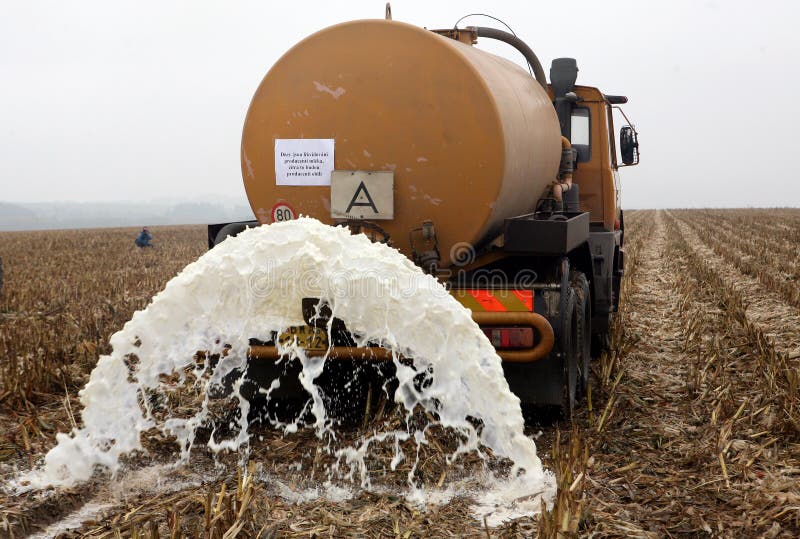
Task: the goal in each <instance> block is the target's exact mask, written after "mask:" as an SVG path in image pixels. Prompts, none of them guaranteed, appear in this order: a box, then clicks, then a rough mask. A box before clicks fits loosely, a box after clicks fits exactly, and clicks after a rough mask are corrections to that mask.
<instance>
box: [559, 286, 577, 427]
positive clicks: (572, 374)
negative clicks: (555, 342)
mask: <svg viewBox="0 0 800 539" xmlns="http://www.w3.org/2000/svg"><path fill="white" fill-rule="evenodd" d="M566 294H567V297H566V299H565V301H564V310H563V312H562V316H561V334H560V335H559V340H560V342H559V353H560V354H561V361H562V367H563V368H562V375H561V415H562V417H564V418H571V417H572V414H573V413H574V411H575V397H576V393H577V386H578V346H577V345H578V310H577V308H576V297H575V293H574V292H573V291H572V289H571V288H570V289H569V290H567V292H566Z"/></svg>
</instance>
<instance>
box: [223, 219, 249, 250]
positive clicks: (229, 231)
mask: <svg viewBox="0 0 800 539" xmlns="http://www.w3.org/2000/svg"><path fill="white" fill-rule="evenodd" d="M248 228H250V227H249V226H247V224H245V223H230V224H227V225H225V226H223V227H222V228H220V229H219V232H217V236H216V237H215V238H214V247H216V246H217V245H219V244H220V243H222V242H223V241H225V240H226V239H228V237H230V236H235V235H237V234H238V233H239V232H243V231H245V230H247V229H248Z"/></svg>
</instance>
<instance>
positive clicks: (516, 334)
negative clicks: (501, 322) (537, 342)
mask: <svg viewBox="0 0 800 539" xmlns="http://www.w3.org/2000/svg"><path fill="white" fill-rule="evenodd" d="M483 332H484V333H485V334H486V337H488V339H489V342H491V343H492V345H493V346H494V347H495V348H532V347H533V328H524V327H523V328H501V327H491V328H483Z"/></svg>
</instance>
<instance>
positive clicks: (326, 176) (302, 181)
mask: <svg viewBox="0 0 800 539" xmlns="http://www.w3.org/2000/svg"><path fill="white" fill-rule="evenodd" d="M333 146H334V139H332V138H331V139H328V138H283V139H275V184H276V185H330V184H331V172H333Z"/></svg>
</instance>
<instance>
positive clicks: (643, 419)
mask: <svg viewBox="0 0 800 539" xmlns="http://www.w3.org/2000/svg"><path fill="white" fill-rule="evenodd" d="M765 221H766V222H769V223H770V225H771V226H770V228H769V229H764V228H763V226H762V223H764V222H765ZM776 229H778V230H780V231H781V232H780V234H777V235H774V236H770V235H769V234H768V230H773V231H774V230H776ZM157 232H158V231H157V230H156V233H157ZM94 233H95V234H96V233H97V232H96V231H95V232H94ZM31 234H33V233H31ZM86 234H91V232H86ZM157 237H158V234H157ZM125 238H127V236H124V235H122V233H120V236H119V241H120V243H119V245H117V244H115V243H113V242H112V243H110V244H109V246H108V248H109V249H111V250H114V249H116V250H119V252H120V253H121V254H120V256H119V260H118V261H116V262H115V260H116V259H115V258H113V257H107V258H106V261H105V262H104V263H103V264H104V265H105V269H104V275H105V274H108V273H109V272H111V273H112V274H113V275H117V276H118V279H117V280H116V281H115V280H113V279H108V278H103V279H102V280H100V279H95V280H94V286H96V287H98V288H102V290H104V292H103V293H100V294H94V295H92V294H90V295H86V294H82V293H77V292H74V290H76V289H78V290H79V289H80V288H81V287H80V286H77V285H76V284H75V281H76V280H79V279H80V276H79V275H77V274H76V271H78V270H73V269H70V268H69V267H66V268H61V269H63V272H64V275H61V274H59V268H58V267H57V266H56V267H53V266H50V267H49V269H48V273H47V275H48V277H47V279H50V283H49V285H48V287H47V288H49V289H51V290H52V289H58V290H62V293H61V294H60V296H61V297H62V298H63V297H67V298H69V299H68V300H64V301H62V303H63V309H62V310H61V311H59V310H58V309H57V308H52V305H53V302H52V301H49V300H48V299H47V291H46V290H38V289H35V288H34V287H33V286H32V285H31V286H28V288H26V289H25V290H26V291H25V292H24V293H22V292H15V293H14V294H16V296H13V295H12V297H10V296H9V295H8V294H9V292H8V290H7V291H6V292H5V294H4V297H3V298H2V301H0V331H1V332H2V333H4V334H5V335H0V344H2V346H3V348H0V351H1V352H3V353H4V354H5V356H6V357H5V360H6V361H7V362H8V361H12V360H13V361H23V360H24V361H27V362H28V364H30V363H31V362H35V361H36V359H35V358H36V357H47V358H50V361H51V363H52V364H54V365H56V366H57V367H58V370H53V372H51V373H50V374H49V375H48V376H44V375H42V376H39V377H38V378H36V379H35V380H34V377H33V375H31V376H29V377H28V378H27V379H26V378H25V377H19V376H18V374H13V373H12V371H10V370H9V369H7V368H6V370H2V371H0V418H1V419H2V424H3V425H5V426H6V427H5V428H4V429H3V432H2V433H0V473H1V474H2V481H3V482H5V481H7V480H8V479H10V478H11V477H13V476H14V475H15V474H16V473H17V470H19V469H25V468H29V467H30V466H31V465H32V464H33V463H35V462H36V461H37V459H38V458H40V457H41V456H42V455H43V454H44V452H46V450H47V449H48V448H49V447H52V445H53V444H54V437H55V433H56V432H58V431H67V430H69V428H70V425H71V424H72V421H74V420H75V419H74V418H75V417H78V420H79V405H78V403H77V398H76V396H77V391H78V390H79V389H80V387H81V385H82V382H84V381H85V375H86V373H87V372H88V371H89V370H90V369H91V366H92V364H93V361H96V357H97V354H98V353H105V352H104V351H103V350H104V349H103V343H104V339H105V340H106V341H107V337H108V334H110V332H113V331H114V330H115V329H118V328H119V327H120V326H121V324H122V323H123V322H124V321H125V320H127V318H129V317H130V314H131V313H132V311H133V310H135V309H138V308H141V307H143V306H144V304H146V301H147V299H146V298H148V297H149V295H147V294H150V295H152V293H153V292H155V291H156V290H158V289H160V287H161V286H163V284H164V283H165V282H166V280H168V279H169V278H170V277H171V276H172V275H173V274H174V272H175V271H177V269H178V268H179V267H182V265H183V264H185V263H186V262H188V261H190V260H191V259H193V258H192V257H196V256H197V253H198V252H201V251H202V241H203V240H204V237H203V236H202V231H201V230H199V229H184V230H182V231H181V232H180V234H177V233H176V234H175V235H174V237H170V239H169V241H174V242H175V245H176V246H180V248H178V247H176V249H175V252H179V253H181V254H180V256H173V257H171V259H170V261H169V267H168V268H167V267H163V268H161V265H162V264H163V263H162V262H160V261H159V259H158V258H154V257H151V255H150V254H147V255H146V257H147V259H146V260H145V259H140V260H138V261H137V262H136V264H140V266H137V267H134V268H131V269H130V271H131V272H133V273H136V272H137V271H144V272H145V275H146V276H147V278H148V280H147V281H146V284H145V286H144V288H143V289H142V288H140V289H139V290H138V292H137V294H138V295H133V294H132V293H131V291H125V290H121V289H120V288H121V287H120V286H119V283H124V282H127V279H126V277H125V275H126V274H125V273H124V272H126V271H129V270H128V269H126V268H128V267H129V266H130V265H131V262H130V258H126V257H129V256H130V249H127V250H126V251H122V249H124V247H122V245H123V244H122V243H121V242H122V241H123V239H125ZM47 240H48V238H47V233H41V235H40V236H37V237H36V241H47ZM126 241H127V240H126ZM83 243H85V242H84V241H77V244H83ZM29 244H30V240H29V238H28V239H26V240H25V241H22V240H20V236H14V235H11V234H0V256H2V257H3V260H4V262H5V261H7V260H9V259H10V257H13V256H18V253H19V252H20V250H22V249H23V248H24V247H25V246H26V245H29ZM799 251H800V210H716V211H702V210H694V211H641V212H629V213H627V214H626V253H627V255H628V261H627V267H626V277H625V279H624V283H623V291H624V292H623V297H622V302H621V309H620V312H619V313H618V316H617V318H616V321H615V325H614V331H613V336H612V348H611V350H610V352H609V353H607V354H604V356H603V357H602V358H600V359H598V360H597V361H596V362H595V363H594V366H593V375H594V378H593V381H592V391H591V394H590V397H589V399H587V401H585V402H584V403H583V405H582V407H581V409H580V411H579V412H578V413H577V415H576V417H574V418H573V421H563V420H557V419H554V418H553V417H552V416H542V417H539V418H538V422H535V424H533V425H531V426H530V427H529V429H528V434H529V435H531V436H537V446H538V448H539V453H540V455H542V457H543V460H544V462H545V465H546V466H547V467H548V468H549V469H551V470H554V471H555V473H556V475H557V478H558V482H559V493H558V496H557V498H556V500H555V505H554V507H553V508H552V509H551V511H549V512H547V513H546V514H545V516H544V517H543V518H540V517H537V516H535V515H531V516H529V517H526V518H523V519H518V520H517V521H514V522H508V523H506V524H504V525H502V526H500V527H497V528H488V527H486V526H484V525H483V523H481V522H479V521H477V520H475V519H474V518H472V517H471V515H470V514H469V506H470V503H471V501H470V498H469V495H467V494H465V493H457V494H456V495H454V496H453V497H452V498H450V499H449V500H447V501H445V502H444V503H429V504H427V506H425V507H424V508H420V507H418V506H414V505H412V504H410V503H408V502H406V501H405V500H404V498H403V497H401V496H398V495H397V491H393V490H391V489H386V490H385V491H382V492H377V493H366V492H356V494H355V495H354V496H353V497H349V498H348V497H342V498H341V499H340V500H339V501H320V499H313V500H309V499H304V498H303V496H302V493H304V492H306V493H307V492H308V490H307V489H313V488H320V485H319V483H318V482H315V479H314V472H313V470H316V469H317V467H318V466H320V463H319V457H318V456H317V455H318V451H316V448H317V447H318V444H319V441H318V440H316V439H315V438H314V436H313V435H312V434H311V433H308V432H301V433H298V434H296V435H287V436H282V435H281V434H280V433H278V432H275V431H272V430H269V429H263V430H261V431H259V432H258V439H257V440H254V442H253V444H252V448H251V454H250V458H249V463H248V464H247V465H246V467H245V469H244V470H242V469H241V468H240V466H238V462H237V459H236V458H235V456H230V458H228V459H223V462H220V463H214V462H212V460H211V459H210V458H209V457H208V456H207V455H206V454H205V453H204V452H203V451H197V454H196V455H194V456H193V458H192V460H191V462H190V465H188V466H182V467H177V468H175V467H171V466H170V465H169V459H168V458H167V455H168V454H169V443H168V442H167V441H165V440H159V439H153V440H150V441H149V442H148V444H149V445H148V448H149V449H150V457H149V458H144V457H138V458H136V459H132V460H131V462H129V466H128V469H127V471H126V472H125V473H124V474H123V475H122V476H121V477H118V478H117V479H116V480H110V479H109V478H108V477H105V476H102V475H100V476H97V477H96V478H95V479H94V480H93V481H91V482H90V483H89V484H85V485H81V486H80V487H77V488H74V489H62V490H50V491H47V492H43V493H31V494H23V495H18V494H15V493H14V492H12V491H10V490H9V489H5V490H3V491H0V536H6V535H7V536H13V537H24V536H27V535H28V534H34V535H33V536H37V535H35V534H37V533H38V534H40V535H38V536H60V537H120V536H121V537H154V536H159V537H162V536H163V537H179V536H195V535H201V536H204V537H223V536H225V537H234V536H237V535H238V536H240V537H250V536H261V537H403V538H408V537H449V536H450V537H531V536H541V537H556V536H562V537H569V536H580V537H705V536H710V537H798V536H800V487H799V486H798V477H797V475H798V474H800V462H798V460H799V459H800V421H799V420H798V419H799V418H800V400H798V399H799V398H800V397H799V396H798V380H799V379H800V375H798V373H800V369H798V362H800V305H798V298H797V296H796V295H795V291H796V290H797V289H798V285H800V259H798V252H799ZM181 257H183V258H185V259H186V260H185V261H183V260H182V258H181ZM82 263H83V264H89V263H90V261H86V260H85V261H83V262H82ZM29 264H30V265H32V266H34V267H35V266H36V264H37V262H36V261H35V260H31V261H29ZM75 264H76V268H80V264H81V262H76V263H75ZM163 265H164V266H166V264H163ZM114 272H116V273H114ZM120 272H123V273H122V274H121V273H120ZM40 278H44V277H40ZM29 279H31V276H30V275H27V276H25V275H22V274H20V273H19V270H18V267H17V268H15V266H14V265H11V266H10V267H9V266H8V265H7V267H6V286H7V287H14V286H15V283H16V284H17V285H18V286H19V289H20V290H22V288H23V287H22V284H21V283H23V281H24V282H27V280H29ZM69 279H72V281H71V283H72V284H71V287H67V288H66V289H62V288H60V286H61V285H59V284H58V283H60V282H62V281H64V280H69ZM787 283H788V284H787ZM87 286H88V284H87ZM122 288H124V287H122ZM64 290H67V291H69V290H71V291H72V292H69V294H72V295H71V296H70V295H68V292H67V291H64ZM23 296H24V297H23ZM145 296H146V297H145ZM37 301H38V302H39V303H37ZM71 304H79V305H80V309H77V310H71V308H70V305H71ZM109 304H110V305H112V309H109V307H108V305H109ZM58 305H61V304H60V303H59V304H56V307H58ZM120 305H124V307H120ZM111 310H113V311H114V312H113V313H112V312H111ZM87 312H90V313H93V315H92V316H93V318H92V320H93V321H94V322H93V323H92V324H87V323H86V322H85V321H86V318H87V314H86V313H87ZM26 317H27V318H26ZM71 319H74V320H75V324H74V327H72V326H70V327H72V329H64V328H65V327H67V326H66V325H67V324H72V322H71V321H70V320H71ZM31 332H32V333H33V334H34V337H30V336H29V333H31ZM54 334H56V335H54ZM78 344H80V345H81V346H82V348H80V347H77V345H78ZM65 349H67V350H66V351H64V350H65ZM59 350H60V351H61V356H59V355H58V353H59ZM37 354H38V355H37ZM70 357H73V358H74V357H79V358H80V361H79V362H78V363H79V368H78V367H75V366H74V365H72V364H71V363H70V359H69V358H70ZM20 358H22V359H20ZM54 369H55V368H54ZM13 372H17V373H18V370H17V371H13ZM37 376H38V375H37ZM18 378H19V379H18ZM26 380H27V382H26ZM387 417H388V418H389V420H391V416H390V414H389V412H387ZM357 434H358V429H354V430H353V431H352V432H351V433H350V434H347V433H345V434H343V436H348V435H352V436H357ZM434 439H435V441H436V444H439V448H440V449H441V448H442V447H446V445H447V444H448V443H451V442H452V440H448V438H447V436H446V434H442V437H441V438H435V437H434ZM423 456H424V458H423V459H422V462H425V463H427V466H425V467H424V468H423V470H422V472H421V473H423V474H426V477H427V478H428V479H429V480H430V481H432V482H433V483H434V484H435V483H437V481H438V482H440V483H443V484H445V485H446V484H452V485H456V486H458V485H464V484H466V483H465V481H468V480H469V477H470V475H471V474H474V473H476V471H478V470H480V466H481V464H480V462H477V461H476V460H474V459H473V460H470V459H465V460H464V461H463V462H460V463H459V464H458V465H457V466H454V467H449V466H448V464H447V463H446V462H444V461H443V459H442V454H441V453H437V447H436V446H435V444H434V445H432V446H431V448H430V453H429V454H426V455H423ZM382 458H386V455H382V454H380V452H378V454H376V456H375V459H376V466H378V465H380V460H381V459H382ZM297 462H301V463H302V466H301V467H298V466H297ZM309 471H311V472H310V473H309ZM387 485H388V486H390V485H389V484H388V483H387ZM322 488H325V487H324V485H323V486H322ZM298 493H300V494H301V495H298ZM328 498H329V499H330V498H335V495H332V494H331V491H329V492H328ZM41 534H44V535H41Z"/></svg>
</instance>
